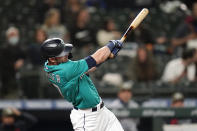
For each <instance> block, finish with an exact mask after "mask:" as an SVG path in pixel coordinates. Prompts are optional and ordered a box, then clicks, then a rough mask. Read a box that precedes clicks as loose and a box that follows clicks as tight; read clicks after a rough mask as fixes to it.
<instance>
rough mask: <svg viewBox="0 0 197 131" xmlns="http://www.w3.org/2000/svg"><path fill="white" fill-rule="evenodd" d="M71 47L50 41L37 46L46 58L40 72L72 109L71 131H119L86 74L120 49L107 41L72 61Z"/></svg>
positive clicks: (57, 39)
mask: <svg viewBox="0 0 197 131" xmlns="http://www.w3.org/2000/svg"><path fill="white" fill-rule="evenodd" d="M72 48H73V46H72V44H65V43H64V41H63V40H62V39H59V38H52V39H48V40H46V41H45V42H44V43H43V44H42V45H41V52H42V54H43V57H45V58H47V62H46V63H45V66H44V70H45V71H46V72H47V74H48V79H49V81H50V82H51V83H52V84H53V85H54V87H56V88H57V89H58V90H59V92H60V94H61V95H62V96H63V97H64V98H65V99H66V100H67V101H69V102H71V103H72V104H73V106H74V108H73V110H72V111H71V114H70V118H71V122H72V125H73V129H74V130H75V131H123V128H122V126H121V124H120V123H119V121H118V119H117V118H116V117H115V115H114V114H113V113H112V112H111V111H109V110H108V109H107V108H106V107H105V106H104V103H103V101H102V99H101V98H100V96H99V94H98V92H97V90H96V88H95V86H94V84H93V83H92V81H91V79H90V77H89V75H88V73H89V72H92V71H94V70H95V69H96V68H97V67H98V66H99V65H100V64H101V63H104V62H105V61H106V60H107V59H110V55H111V54H113V55H111V56H116V55H117V53H118V52H119V51H120V49H121V48H122V43H121V42H120V41H119V40H111V41H110V42H109V43H108V44H107V45H106V46H104V47H102V48H100V49H98V50H97V51H96V52H95V53H94V54H92V55H90V56H88V57H86V58H84V59H81V60H78V61H72V60H70V58H71V57H72V54H71V50H72Z"/></svg>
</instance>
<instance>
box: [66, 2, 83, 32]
mask: <svg viewBox="0 0 197 131" xmlns="http://www.w3.org/2000/svg"><path fill="white" fill-rule="evenodd" d="M82 7H83V5H82V3H81V1H79V0H67V1H66V4H65V8H64V11H63V13H64V15H63V16H64V21H65V22H66V24H67V26H68V28H69V30H70V28H71V27H73V26H75V25H74V23H75V21H76V18H77V14H78V13H79V11H80V10H81V9H82Z"/></svg>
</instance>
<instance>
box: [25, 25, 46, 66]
mask: <svg viewBox="0 0 197 131" xmlns="http://www.w3.org/2000/svg"><path fill="white" fill-rule="evenodd" d="M46 38H47V36H46V33H45V32H44V30H43V29H41V28H38V29H37V30H36V34H35V43H33V44H31V45H30V46H29V51H28V53H29V58H30V60H31V63H32V64H33V65H34V66H39V65H42V64H43V60H42V59H41V53H40V45H41V44H42V43H43V42H44V41H45V40H46Z"/></svg>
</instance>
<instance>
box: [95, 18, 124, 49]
mask: <svg viewBox="0 0 197 131" xmlns="http://www.w3.org/2000/svg"><path fill="white" fill-rule="evenodd" d="M120 37H121V34H120V32H118V31H117V29H116V27H115V23H114V21H113V19H107V20H105V21H104V28H103V29H101V30H99V31H98V33H97V41H98V44H99V45H100V46H104V45H105V44H106V43H107V42H108V41H109V40H115V39H120Z"/></svg>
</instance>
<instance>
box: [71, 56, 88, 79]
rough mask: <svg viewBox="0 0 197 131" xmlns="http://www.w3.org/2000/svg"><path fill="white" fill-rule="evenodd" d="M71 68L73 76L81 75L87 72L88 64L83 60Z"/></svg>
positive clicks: (76, 62)
mask: <svg viewBox="0 0 197 131" xmlns="http://www.w3.org/2000/svg"><path fill="white" fill-rule="evenodd" d="M73 68H74V75H75V76H78V75H82V74H83V73H85V72H87V71H88V64H87V62H86V60H85V59H82V60H79V61H75V62H74V66H73Z"/></svg>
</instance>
